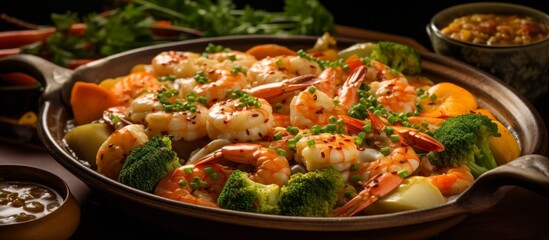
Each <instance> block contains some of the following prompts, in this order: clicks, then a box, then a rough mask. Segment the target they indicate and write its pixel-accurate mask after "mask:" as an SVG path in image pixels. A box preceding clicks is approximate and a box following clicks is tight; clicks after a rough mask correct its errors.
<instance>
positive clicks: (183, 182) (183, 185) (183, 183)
mask: <svg viewBox="0 0 549 240" xmlns="http://www.w3.org/2000/svg"><path fill="white" fill-rule="evenodd" d="M177 184H178V185H179V186H181V187H186V186H187V181H185V180H181V181H179V182H178V183H177Z"/></svg>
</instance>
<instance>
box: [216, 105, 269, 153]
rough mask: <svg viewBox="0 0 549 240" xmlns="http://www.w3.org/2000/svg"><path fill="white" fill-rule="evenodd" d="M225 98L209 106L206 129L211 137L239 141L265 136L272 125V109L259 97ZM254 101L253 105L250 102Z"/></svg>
mask: <svg viewBox="0 0 549 240" xmlns="http://www.w3.org/2000/svg"><path fill="white" fill-rule="evenodd" d="M245 96H247V99H248V100H244V99H243V98H240V99H227V100H225V101H220V102H216V103H215V104H214V105H213V106H211V107H210V109H209V113H208V117H207V123H206V131H207V133H208V136H209V137H210V138H211V139H218V138H222V139H229V140H235V141H239V142H246V141H254V140H259V139H261V138H263V137H264V136H267V135H268V134H269V133H270V131H271V130H272V126H273V109H272V107H271V105H270V104H269V103H268V102H267V101H266V100H265V99H261V98H254V97H250V96H248V95H245ZM250 101H253V102H254V105H248V104H250Z"/></svg>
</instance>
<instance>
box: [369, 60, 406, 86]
mask: <svg viewBox="0 0 549 240" xmlns="http://www.w3.org/2000/svg"><path fill="white" fill-rule="evenodd" d="M366 66H367V71H366V81H367V82H375V81H378V82H379V81H384V80H391V79H404V81H406V77H405V76H404V74H402V73H400V72H398V71H395V70H393V69H391V67H389V66H387V65H385V64H383V63H382V62H379V61H376V60H370V61H369V62H368V63H367V64H366Z"/></svg>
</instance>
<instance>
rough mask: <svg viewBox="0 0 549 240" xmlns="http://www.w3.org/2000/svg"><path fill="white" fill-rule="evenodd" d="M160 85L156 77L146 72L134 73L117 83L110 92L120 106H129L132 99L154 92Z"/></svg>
mask: <svg viewBox="0 0 549 240" xmlns="http://www.w3.org/2000/svg"><path fill="white" fill-rule="evenodd" d="M160 87H162V84H161V83H160V82H159V81H158V80H157V79H156V77H155V76H154V75H153V74H151V73H147V72H136V73H131V74H129V75H127V76H126V77H124V78H122V79H121V80H120V81H117V82H116V83H115V84H114V85H113V86H112V88H111V92H112V93H113V94H114V96H116V97H117V98H118V101H119V102H120V104H121V105H127V104H129V103H130V102H131V101H132V100H133V99H135V98H136V97H138V96H139V95H141V94H143V93H146V92H155V91H156V90H158V89H159V88H160Z"/></svg>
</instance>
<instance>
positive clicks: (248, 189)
mask: <svg viewBox="0 0 549 240" xmlns="http://www.w3.org/2000/svg"><path fill="white" fill-rule="evenodd" d="M279 194H280V187H279V186H278V185H276V184H268V185H267V184H261V183H258V182H255V181H253V180H251V179H250V177H249V174H248V173H247V172H244V171H241V170H238V169H237V170H234V171H233V173H232V174H231V176H230V177H229V179H228V180H227V182H226V183H225V185H224V186H223V189H222V190H221V193H220V194H219V197H218V198H217V204H218V205H219V206H220V207H222V208H226V209H233V210H238V211H245V212H255V213H265V214H277V213H278V212H279V209H278V205H277V203H278V199H279Z"/></svg>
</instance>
